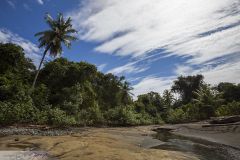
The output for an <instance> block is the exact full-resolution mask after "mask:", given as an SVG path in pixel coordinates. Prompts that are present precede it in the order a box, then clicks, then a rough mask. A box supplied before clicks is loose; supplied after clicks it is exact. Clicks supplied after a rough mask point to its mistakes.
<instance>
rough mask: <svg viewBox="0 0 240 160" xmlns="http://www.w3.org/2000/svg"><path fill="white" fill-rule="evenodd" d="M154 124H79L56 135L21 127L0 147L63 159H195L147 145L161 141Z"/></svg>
mask: <svg viewBox="0 0 240 160" xmlns="http://www.w3.org/2000/svg"><path fill="white" fill-rule="evenodd" d="M155 127H156V126H155ZM155 127H154V126H144V127H128V128H80V130H74V131H73V130H68V132H67V133H66V134H61V135H58V136H54V135H45V136H43V135H37V134H33V135H31V133H32V130H28V129H24V128H22V133H25V134H26V135H19V134H18V135H16V134H17V133H19V132H17V131H16V134H15V135H5V136H2V137H1V138H0V150H43V151H46V152H47V153H49V154H50V155H53V156H54V157H56V158H58V159H63V160H68V159H69V160H74V159H76V160H79V159H81V160H89V159H98V160H101V159H104V160H126V159H131V160H145V159H146V160H149V159H151V160H158V159H161V160H195V159H196V160H197V158H195V157H193V155H189V154H184V153H182V152H177V151H166V150H159V149H150V147H152V146H156V145H159V144H160V143H161V142H160V141H158V140H155V139H153V138H152V136H151V135H152V134H154V132H153V131H151V129H152V128H155ZM158 127H159V126H158ZM12 130H14V129H10V131H12ZM17 130H19V129H17ZM10 131H8V134H9V132H10ZM47 131H49V130H48V129H46V131H45V133H47ZM29 133H30V134H29ZM33 133H38V132H36V130H35V132H33ZM48 133H49V132H48ZM50 133H55V132H54V131H51V132H50ZM57 133H58V132H57ZM61 133H64V132H61Z"/></svg>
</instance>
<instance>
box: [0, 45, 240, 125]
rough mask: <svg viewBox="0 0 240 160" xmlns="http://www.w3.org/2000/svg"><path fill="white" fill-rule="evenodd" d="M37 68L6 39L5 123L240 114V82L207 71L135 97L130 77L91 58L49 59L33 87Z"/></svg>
mask: <svg viewBox="0 0 240 160" xmlns="http://www.w3.org/2000/svg"><path fill="white" fill-rule="evenodd" d="M35 73H36V68H35V66H34V65H33V63H32V62H31V60H30V59H28V58H25V56H24V51H23V49H22V48H21V47H20V46H17V45H15V44H10V43H9V44H0V125H12V124H47V125H55V126H102V125H109V126H120V125H121V126H127V125H146V124H160V123H183V122H191V121H198V120H204V119H208V118H210V117H213V116H225V115H234V114H240V84H232V83H220V84H219V85H217V86H214V87H211V86H210V85H208V84H206V83H205V82H204V81H203V76H202V75H196V76H186V77H183V76H181V77H178V78H177V79H176V80H175V81H174V83H173V85H172V88H171V90H165V91H164V93H163V94H162V95H160V94H159V93H156V92H150V93H148V94H143V95H139V96H138V99H137V100H136V101H133V99H132V97H131V90H132V88H131V87H130V84H129V83H128V82H127V81H126V80H125V78H124V77H117V76H115V75H113V74H110V73H109V74H104V73H101V72H99V71H98V70H97V68H96V66H94V65H92V64H89V63H86V62H71V61H68V60H67V59H65V58H57V59H55V60H53V61H51V62H48V63H45V65H44V67H43V68H42V69H41V71H40V74H39V79H38V81H37V84H36V87H35V89H32V88H31V85H32V82H33V78H34V75H35ZM223 76H224V75H223ZM174 93H176V94H178V95H179V96H178V97H179V98H178V99H175V98H174V96H173V94H174Z"/></svg>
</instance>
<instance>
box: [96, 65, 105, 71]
mask: <svg viewBox="0 0 240 160" xmlns="http://www.w3.org/2000/svg"><path fill="white" fill-rule="evenodd" d="M106 66H107V64H106V63H103V64H100V65H98V66H97V68H98V70H100V71H103V70H104V69H105V67H106Z"/></svg>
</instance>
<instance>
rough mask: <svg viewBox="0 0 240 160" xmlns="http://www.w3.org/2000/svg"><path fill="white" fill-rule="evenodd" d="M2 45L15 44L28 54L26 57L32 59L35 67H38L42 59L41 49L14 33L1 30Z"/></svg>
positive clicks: (0, 41) (0, 39)
mask: <svg viewBox="0 0 240 160" xmlns="http://www.w3.org/2000/svg"><path fill="white" fill-rule="evenodd" d="M0 43H15V44H17V45H19V46H21V47H22V48H23V49H24V52H25V53H26V57H28V58H31V59H32V60H33V62H34V64H35V65H38V64H39V62H40V59H41V55H39V52H40V50H39V48H38V47H37V45H35V44H34V43H32V42H30V41H29V40H26V39H24V38H22V37H20V36H19V35H17V34H14V33H12V32H11V31H9V30H6V29H1V28H0Z"/></svg>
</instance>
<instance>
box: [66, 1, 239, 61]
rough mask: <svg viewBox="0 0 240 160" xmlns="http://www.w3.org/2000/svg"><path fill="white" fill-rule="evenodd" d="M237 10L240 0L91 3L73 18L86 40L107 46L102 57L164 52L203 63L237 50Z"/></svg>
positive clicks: (100, 48)
mask: <svg viewBox="0 0 240 160" xmlns="http://www.w3.org/2000/svg"><path fill="white" fill-rule="evenodd" d="M239 6H240V1H238V0H222V1H219V0H209V1H202V0H191V1H188V0H161V1H159V0H150V1H145V0H138V1H130V2H129V1H128V0H121V1H119V0H111V1H104V2H103V1H91V0H90V1H88V3H87V2H85V3H83V4H82V5H81V7H80V9H79V10H76V11H74V12H72V14H70V15H71V16H72V17H73V20H74V25H75V26H76V27H77V28H78V29H79V30H80V33H82V34H80V37H81V38H82V39H83V40H87V41H99V42H103V43H102V44H101V45H99V46H97V47H96V50H97V51H99V52H104V53H115V54H117V55H120V56H125V55H131V56H134V57H138V56H143V55H146V54H148V53H150V51H153V50H155V49H158V48H164V49H166V50H167V51H169V52H170V53H171V55H177V56H190V57H192V60H190V61H189V62H191V63H201V62H205V61H208V60H211V59H213V58H216V57H219V56H221V55H226V54H229V53H231V52H236V51H239V48H238V47H237V46H238V45H239V43H237V41H234V40H237V38H238V37H239V36H240V32H239V30H240V26H239V25H237V24H238V23H240V22H239V11H240V7H239ZM233 8H234V9H235V14H232V13H231V11H232V10H233ZM230 24H236V25H230ZM227 26H230V27H227ZM204 33H205V34H204ZM223 37H224V38H223ZM221 38H222V40H221V41H218V40H219V39H221ZM220 44H221V45H220Z"/></svg>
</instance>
